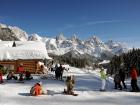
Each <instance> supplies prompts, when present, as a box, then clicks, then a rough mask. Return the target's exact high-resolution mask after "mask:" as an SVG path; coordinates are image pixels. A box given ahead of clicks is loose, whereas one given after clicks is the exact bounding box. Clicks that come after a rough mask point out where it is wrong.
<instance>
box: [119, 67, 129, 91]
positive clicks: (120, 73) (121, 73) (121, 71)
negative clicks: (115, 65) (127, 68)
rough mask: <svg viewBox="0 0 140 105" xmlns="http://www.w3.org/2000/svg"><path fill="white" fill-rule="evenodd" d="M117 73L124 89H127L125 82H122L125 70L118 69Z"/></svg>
mask: <svg viewBox="0 0 140 105" xmlns="http://www.w3.org/2000/svg"><path fill="white" fill-rule="evenodd" d="M119 75H120V79H121V82H122V84H123V87H124V89H127V87H126V84H125V82H124V81H125V72H124V71H123V70H122V69H120V71H119Z"/></svg>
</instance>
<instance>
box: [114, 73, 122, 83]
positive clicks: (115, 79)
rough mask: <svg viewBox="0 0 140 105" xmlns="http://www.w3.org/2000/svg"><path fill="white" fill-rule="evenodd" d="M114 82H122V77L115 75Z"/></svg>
mask: <svg viewBox="0 0 140 105" xmlns="http://www.w3.org/2000/svg"><path fill="white" fill-rule="evenodd" d="M114 82H116V83H119V82H121V77H120V75H119V74H116V75H115V77H114Z"/></svg>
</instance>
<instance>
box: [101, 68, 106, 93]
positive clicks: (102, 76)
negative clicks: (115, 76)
mask: <svg viewBox="0 0 140 105" xmlns="http://www.w3.org/2000/svg"><path fill="white" fill-rule="evenodd" d="M100 76H101V80H102V86H101V89H100V91H105V86H106V73H105V70H104V68H103V67H102V68H101V71H100Z"/></svg>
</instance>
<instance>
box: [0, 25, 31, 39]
mask: <svg viewBox="0 0 140 105" xmlns="http://www.w3.org/2000/svg"><path fill="white" fill-rule="evenodd" d="M0 39H1V40H3V41H27V40H28V34H27V33H26V32H25V31H23V30H21V29H20V28H18V27H15V26H14V27H12V26H7V25H5V24H0Z"/></svg>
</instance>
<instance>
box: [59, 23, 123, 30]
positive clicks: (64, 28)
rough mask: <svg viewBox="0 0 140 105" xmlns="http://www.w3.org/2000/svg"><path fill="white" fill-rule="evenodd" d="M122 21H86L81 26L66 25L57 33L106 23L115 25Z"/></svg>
mask: <svg viewBox="0 0 140 105" xmlns="http://www.w3.org/2000/svg"><path fill="white" fill-rule="evenodd" d="M121 21H123V20H101V21H88V22H85V23H82V24H67V25H65V26H64V27H61V28H59V29H58V30H59V31H64V30H68V29H72V28H79V27H85V26H92V25H97V24H106V23H116V22H121Z"/></svg>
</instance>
